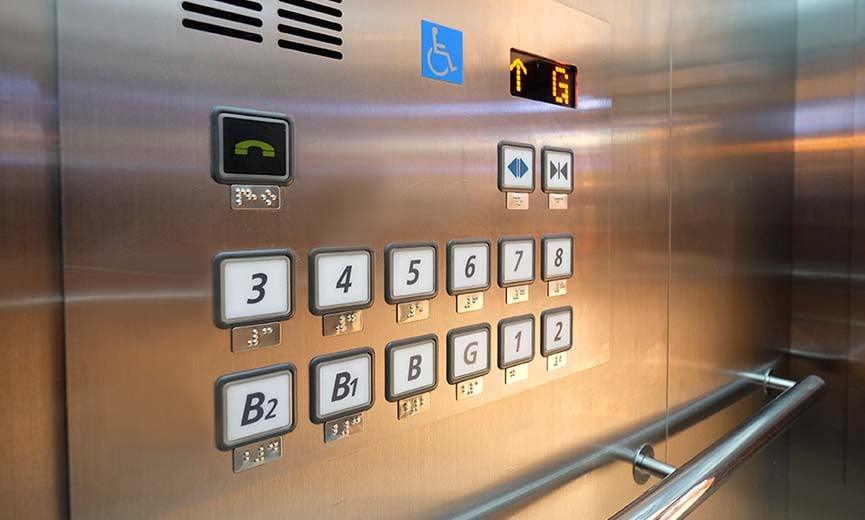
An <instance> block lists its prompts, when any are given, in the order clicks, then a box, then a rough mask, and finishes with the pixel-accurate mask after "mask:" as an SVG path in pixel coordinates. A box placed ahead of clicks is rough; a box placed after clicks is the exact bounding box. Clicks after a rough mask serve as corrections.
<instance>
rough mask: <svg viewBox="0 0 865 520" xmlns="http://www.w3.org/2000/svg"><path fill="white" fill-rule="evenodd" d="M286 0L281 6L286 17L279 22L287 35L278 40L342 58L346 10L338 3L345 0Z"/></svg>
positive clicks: (286, 46)
mask: <svg viewBox="0 0 865 520" xmlns="http://www.w3.org/2000/svg"><path fill="white" fill-rule="evenodd" d="M279 1H280V2H281V3H282V4H286V5H285V8H280V9H279V10H277V14H278V15H279V16H280V18H282V19H283V20H284V22H283V23H280V24H279V25H278V26H277V29H278V30H279V32H280V33H282V34H283V35H285V37H284V38H280V39H279V41H278V42H277V44H278V45H279V46H280V47H282V48H283V49H288V50H291V51H297V52H303V53H306V54H314V55H316V56H324V57H325V58H333V59H335V60H341V59H342V52H341V51H340V47H341V46H342V38H341V37H340V36H339V35H340V33H342V24H341V23H340V20H341V19H342V10H340V9H338V8H337V7H335V4H339V3H341V2H342V0H318V1H316V2H312V1H310V0H279Z"/></svg>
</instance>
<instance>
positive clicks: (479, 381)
mask: <svg viewBox="0 0 865 520" xmlns="http://www.w3.org/2000/svg"><path fill="white" fill-rule="evenodd" d="M482 393H484V378H483V376H481V377H476V378H474V379H469V380H467V381H463V382H462V383H457V401H462V400H463V399H469V398H471V397H475V396H478V395H481V394H482Z"/></svg>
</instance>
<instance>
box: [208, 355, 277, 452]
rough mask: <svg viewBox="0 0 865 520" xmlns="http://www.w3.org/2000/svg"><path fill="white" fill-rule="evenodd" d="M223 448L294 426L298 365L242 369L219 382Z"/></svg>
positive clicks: (218, 393)
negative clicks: (295, 384) (295, 375)
mask: <svg viewBox="0 0 865 520" xmlns="http://www.w3.org/2000/svg"><path fill="white" fill-rule="evenodd" d="M216 389H217V391H216V396H217V399H218V400H219V403H217V410H219V411H220V417H219V425H218V427H219V432H220V434H219V448H220V449H222V450H229V449H231V448H232V447H235V446H240V445H243V444H248V443H250V442H254V441H256V440H260V439H264V438H267V437H272V436H274V435H281V434H283V433H286V432H288V431H291V430H292V429H293V428H294V366H292V365H288V364H286V365H277V366H273V367H268V368H263V369H258V370H250V371H247V372H240V373H237V374H231V375H228V376H223V377H221V378H219V379H218V380H217V382H216Z"/></svg>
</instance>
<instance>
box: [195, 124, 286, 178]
mask: <svg viewBox="0 0 865 520" xmlns="http://www.w3.org/2000/svg"><path fill="white" fill-rule="evenodd" d="M211 126H212V132H213V139H212V140H213V152H212V156H213V157H212V162H213V165H212V168H213V177H214V178H215V179H216V180H217V181H219V182H222V183H226V184H236V183H237V184H288V183H289V182H290V181H291V180H292V167H291V166H292V158H293V157H292V153H291V145H292V125H291V120H290V119H289V118H288V116H285V115H283V114H274V113H269V112H258V111H253V110H241V109H236V108H216V109H215V110H214V111H213V115H212V123H211Z"/></svg>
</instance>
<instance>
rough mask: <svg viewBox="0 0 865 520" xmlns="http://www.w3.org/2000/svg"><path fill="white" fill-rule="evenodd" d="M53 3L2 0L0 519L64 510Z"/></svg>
mask: <svg viewBox="0 0 865 520" xmlns="http://www.w3.org/2000/svg"><path fill="white" fill-rule="evenodd" d="M54 21H55V17H54V2H53V1H47V0H46V1H43V0H36V1H32V2H0V26H2V30H0V240H2V247H0V330H2V332H0V357H2V362H0V417H2V419H0V423H2V427H0V444H2V445H3V446H4V447H5V452H4V455H3V457H0V511H2V512H0V516H4V517H6V518H58V517H63V516H65V515H66V512H67V485H68V481H67V477H66V438H65V427H64V425H65V398H64V388H63V384H64V366H63V321H62V313H61V306H62V302H61V258H60V208H59V203H60V184H59V180H60V176H59V169H58V164H57V77H56V72H57V60H56V44H55V35H56V33H55V30H56V26H55V23H54Z"/></svg>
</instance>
